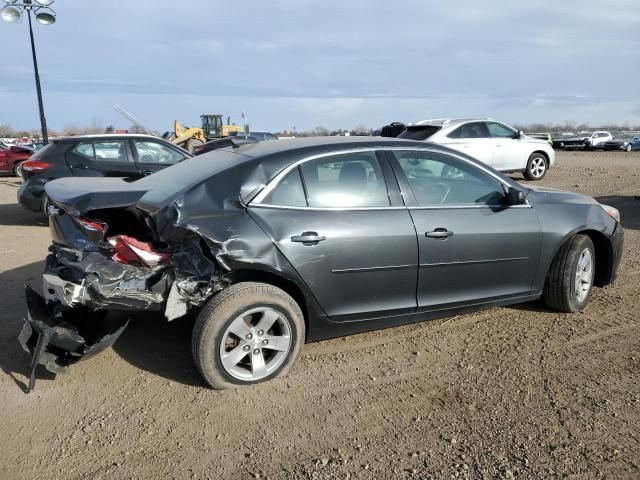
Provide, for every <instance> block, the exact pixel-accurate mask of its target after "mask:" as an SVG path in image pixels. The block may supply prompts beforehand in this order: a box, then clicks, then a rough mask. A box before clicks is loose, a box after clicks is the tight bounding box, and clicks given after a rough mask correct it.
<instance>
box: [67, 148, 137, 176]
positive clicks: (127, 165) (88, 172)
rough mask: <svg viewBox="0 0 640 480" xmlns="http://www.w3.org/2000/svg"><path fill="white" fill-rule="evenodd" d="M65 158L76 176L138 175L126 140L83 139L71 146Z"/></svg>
mask: <svg viewBox="0 0 640 480" xmlns="http://www.w3.org/2000/svg"><path fill="white" fill-rule="evenodd" d="M65 159H66V162H67V165H68V166H69V168H70V170H71V172H72V173H73V175H74V176H75V177H134V178H135V177H137V176H138V169H137V168H136V166H135V164H134V163H133V159H132V157H131V152H130V151H129V147H128V145H127V142H126V140H123V139H105V140H93V139H86V140H81V141H79V142H78V143H76V144H75V145H74V146H73V147H71V148H70V149H69V150H68V151H67V153H66V155H65Z"/></svg>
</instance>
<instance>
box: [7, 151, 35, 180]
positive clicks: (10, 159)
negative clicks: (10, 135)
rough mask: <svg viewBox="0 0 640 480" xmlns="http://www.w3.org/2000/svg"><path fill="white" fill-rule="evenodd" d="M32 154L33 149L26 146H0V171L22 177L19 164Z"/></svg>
mask: <svg viewBox="0 0 640 480" xmlns="http://www.w3.org/2000/svg"><path fill="white" fill-rule="evenodd" d="M31 155H33V150H31V149H30V148H26V147H19V146H17V145H11V146H10V147H4V146H0V173H9V174H11V175H15V176H17V177H22V168H21V167H20V164H21V163H22V162H24V161H25V160H26V159H28V158H29V157H30V156H31Z"/></svg>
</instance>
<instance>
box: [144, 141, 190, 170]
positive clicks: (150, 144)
mask: <svg viewBox="0 0 640 480" xmlns="http://www.w3.org/2000/svg"><path fill="white" fill-rule="evenodd" d="M133 143H134V145H135V146H136V150H137V152H138V162H140V163H155V164H159V165H173V164H174V163H178V162H179V161H180V160H182V159H183V158H184V156H183V155H182V154H180V153H179V152H176V151H175V150H174V149H172V148H170V147H167V146H166V145H162V144H160V143H158V142H154V141H146V140H145V141H143V140H134V141H133Z"/></svg>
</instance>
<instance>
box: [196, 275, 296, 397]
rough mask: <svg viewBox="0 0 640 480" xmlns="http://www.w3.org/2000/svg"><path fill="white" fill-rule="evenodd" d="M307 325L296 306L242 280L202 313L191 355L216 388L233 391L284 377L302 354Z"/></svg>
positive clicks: (265, 287) (261, 285) (280, 295)
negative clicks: (232, 389) (239, 387)
mask: <svg viewBox="0 0 640 480" xmlns="http://www.w3.org/2000/svg"><path fill="white" fill-rule="evenodd" d="M304 338H305V324H304V317H303V315H302V311H301V310H300V307H299V306H298V304H297V303H296V302H295V300H293V298H291V297H290V296H289V295H288V294H287V293H286V292H284V291H283V290H281V289H279V288H277V287H274V286H273V285H269V284H266V283H257V282H242V283H237V284H235V285H232V286H230V287H228V288H227V289H226V290H223V291H222V292H220V293H219V294H218V295H216V296H215V297H213V298H212V299H211V300H209V302H208V303H207V304H206V305H205V307H204V308H203V309H202V311H201V312H200V314H199V315H198V318H197V320H196V323H195V325H194V328H193V335H192V343H191V348H192V353H193V358H194V360H195V363H196V366H197V367H198V370H199V371H200V373H201V374H202V376H203V377H204V379H205V380H206V382H207V383H208V384H209V385H211V386H212V387H213V388H217V389H223V388H235V387H238V386H242V385H251V384H255V383H261V382H264V381H266V380H270V379H272V378H275V377H278V376H281V375H284V374H286V373H287V372H288V371H289V370H290V369H291V367H292V366H293V364H294V363H295V361H296V360H297V359H298V357H299V356H300V353H301V352H302V347H303V344H304Z"/></svg>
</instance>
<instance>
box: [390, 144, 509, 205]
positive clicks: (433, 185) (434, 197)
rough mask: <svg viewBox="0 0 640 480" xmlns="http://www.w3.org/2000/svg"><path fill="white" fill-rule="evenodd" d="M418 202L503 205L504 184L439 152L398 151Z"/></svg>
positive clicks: (402, 167) (398, 156)
mask: <svg viewBox="0 0 640 480" xmlns="http://www.w3.org/2000/svg"><path fill="white" fill-rule="evenodd" d="M393 153H394V155H395V157H396V158H397V159H398V163H399V164H400V168H401V169H402V171H403V172H404V174H405V176H406V177H407V180H408V182H409V186H410V187H411V190H412V191H413V193H414V195H415V197H416V201H417V202H418V205H420V206H423V207H430V206H437V205H478V204H479V205H500V204H501V203H502V202H503V200H504V196H505V193H504V189H503V187H502V183H501V182H499V181H498V180H496V179H495V178H493V177H492V176H491V175H489V174H487V173H485V172H484V171H482V170H480V169H479V168H477V167H475V166H473V165H471V164H469V163H466V162H463V161H461V160H458V159H456V158H453V157H450V156H449V155H444V154H441V153H436V152H427V151H420V150H408V151H394V152H393Z"/></svg>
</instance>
